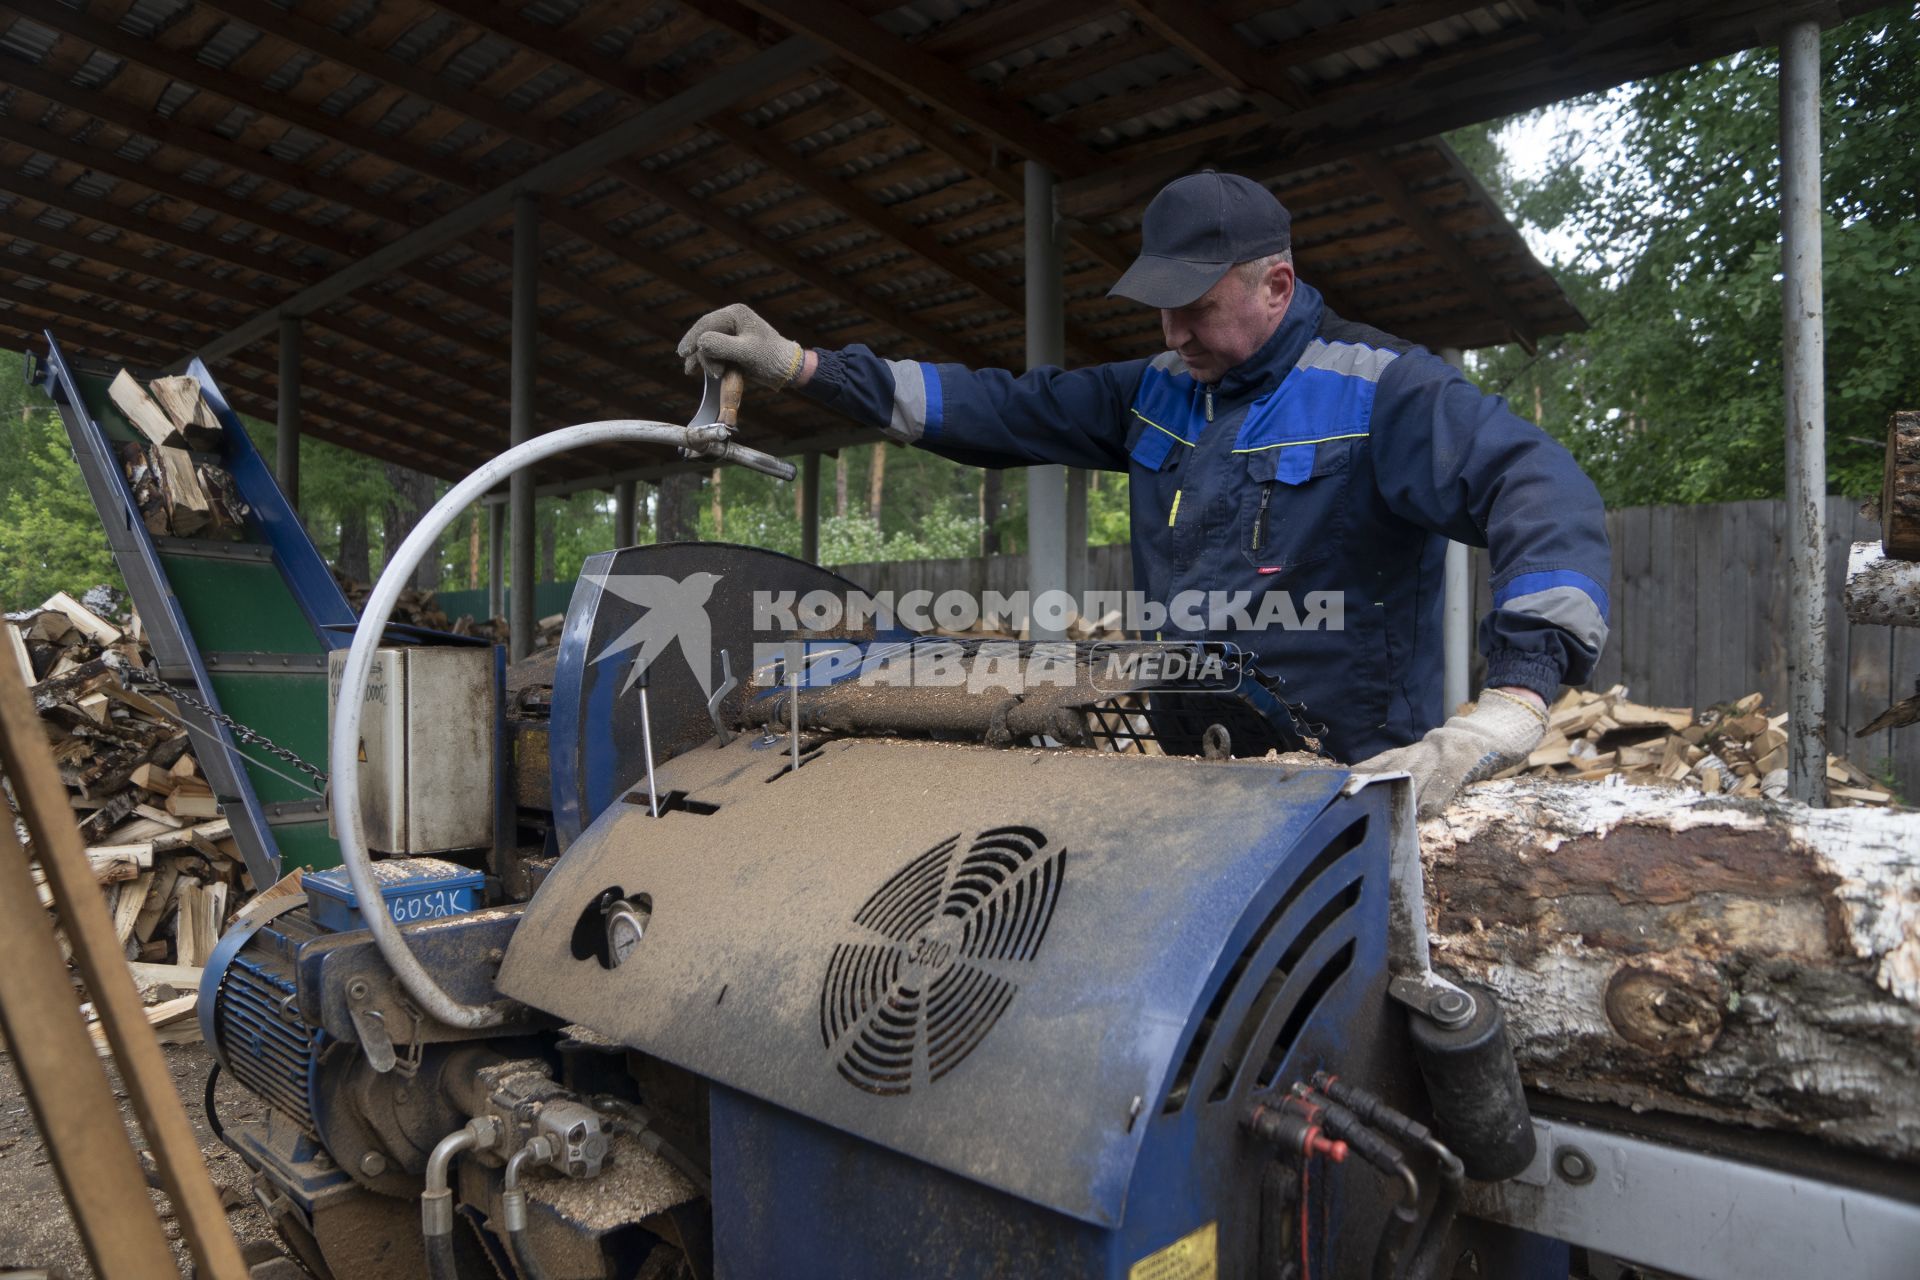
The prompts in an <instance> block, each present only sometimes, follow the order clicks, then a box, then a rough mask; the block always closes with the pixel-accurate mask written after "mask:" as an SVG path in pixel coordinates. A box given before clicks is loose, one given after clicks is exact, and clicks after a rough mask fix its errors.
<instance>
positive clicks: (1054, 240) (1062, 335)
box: [1021, 160, 1084, 640]
mask: <svg viewBox="0 0 1920 1280" xmlns="http://www.w3.org/2000/svg"><path fill="white" fill-rule="evenodd" d="M1021 169H1022V172H1023V174H1024V177H1025V180H1026V224H1027V225H1026V231H1027V239H1026V276H1027V280H1026V289H1027V368H1028V369H1030V370H1031V369H1040V368H1044V367H1046V366H1048V365H1058V364H1061V363H1064V362H1065V360H1066V354H1067V319H1066V307H1065V303H1064V300H1063V299H1064V282H1063V279H1062V276H1061V261H1062V257H1063V255H1062V254H1061V251H1060V218H1059V214H1058V212H1057V210H1056V209H1055V206H1054V193H1053V173H1052V171H1051V170H1049V169H1048V168H1047V167H1046V166H1045V165H1043V164H1036V163H1034V162H1033V161H1031V160H1028V161H1026V162H1025V163H1024V164H1023V165H1022V166H1021ZM1083 541H1084V539H1083ZM1027 587H1028V590H1029V591H1031V593H1032V595H1031V597H1030V598H1031V599H1032V600H1034V601H1036V602H1037V601H1038V600H1039V599H1040V596H1041V594H1042V593H1043V592H1048V591H1065V590H1066V589H1067V469H1066V468H1065V467H1062V466H1054V465H1048V466H1038V467H1028V468H1027ZM1028 634H1029V635H1030V636H1032V637H1033V638H1034V639H1035V640H1062V639H1065V638H1066V632H1065V631H1064V630H1063V629H1062V628H1059V627H1043V626H1041V625H1040V617H1039V613H1038V611H1037V610H1036V611H1035V612H1034V614H1033V616H1032V618H1031V619H1030V623H1029V631H1028Z"/></svg>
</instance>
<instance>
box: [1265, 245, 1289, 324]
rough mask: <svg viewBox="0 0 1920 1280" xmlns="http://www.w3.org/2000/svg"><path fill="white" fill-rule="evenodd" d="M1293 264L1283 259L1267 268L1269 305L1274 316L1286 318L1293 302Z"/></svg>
mask: <svg viewBox="0 0 1920 1280" xmlns="http://www.w3.org/2000/svg"><path fill="white" fill-rule="evenodd" d="M1293 284H1294V274H1293V264H1292V263H1291V262H1288V261H1286V260H1285V259H1282V260H1281V261H1279V262H1276V263H1274V264H1273V265H1272V266H1271V267H1268V268H1267V279H1266V289H1267V303H1268V306H1269V308H1270V309H1271V310H1272V312H1273V314H1274V315H1276V316H1284V315H1285V314H1286V313H1287V308H1288V306H1289V305H1291V304H1292V302H1293Z"/></svg>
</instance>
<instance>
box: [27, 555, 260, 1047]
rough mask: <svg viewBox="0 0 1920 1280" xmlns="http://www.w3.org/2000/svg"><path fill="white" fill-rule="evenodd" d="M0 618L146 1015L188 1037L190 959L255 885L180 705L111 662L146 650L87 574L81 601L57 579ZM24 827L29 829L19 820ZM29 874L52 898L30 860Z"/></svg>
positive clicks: (169, 1034)
mask: <svg viewBox="0 0 1920 1280" xmlns="http://www.w3.org/2000/svg"><path fill="white" fill-rule="evenodd" d="M0 631H4V632H5V636H4V639H0V643H5V644H7V645H9V646H10V647H11V648H12V649H13V654H14V657H15V659H17V660H18V662H19V664H20V667H21V669H22V670H24V671H26V672H29V673H30V677H29V678H30V679H31V680H32V682H33V683H32V685H31V687H30V692H31V693H32V695H33V705H34V709H35V710H36V711H37V712H38V713H39V715H40V719H41V721H42V723H43V724H44V725H45V727H46V733H47V738H48V740H49V742H50V743H51V745H52V747H53V755H54V759H55V761H56V762H57V764H58V765H59V769H60V777H61V780H62V781H63V782H65V783H66V785H67V794H68V802H69V803H70V804H71V805H72V806H73V809H74V814H75V818H76V820H77V821H78V823H79V827H80V835H81V839H82V840H83V841H84V842H85V844H86V851H87V860H88V861H89V862H90V863H91V864H92V866H93V874H94V878H95V879H96V880H97V881H98V882H99V883H100V886H101V891H102V892H103V893H104V894H105V895H106V898H107V907H108V910H109V911H110V912H111V913H112V916H113V924H114V933H115V936H116V937H118V938H119V940H120V943H121V945H122V946H123V947H124V948H125V949H126V955H127V960H128V967H129V968H130V969H131V970H132V972H133V976H134V980H135V982H136V983H137V984H138V985H139V986H140V987H141V989H142V990H143V991H144V992H146V993H147V996H148V1000H149V1002H150V1003H149V1006H148V1010H147V1015H148V1021H149V1022H151V1023H152V1024H153V1025H154V1027H155V1029H156V1030H157V1031H158V1032H159V1035H160V1038H161V1039H162V1040H163V1041H165V1042H167V1043H179V1042H183V1041H186V1040H194V1039H198V1038H199V1028H198V1023H197V1021H196V1019H195V1017H194V992H195V991H196V990H197V987H198V984H199V978H200V968H201V966H202V965H204V964H205V963H206V960H207V957H208V956H209V955H211V954H212V952H213V947H214V944H215V943H216V942H217V941H218V940H219V938H220V933H221V931H222V929H223V928H224V927H225V925H226V922H227V919H228V917H229V916H230V915H231V914H232V913H233V912H234V911H235V910H237V909H238V908H239V907H240V905H241V904H242V903H243V902H245V901H246V900H247V898H248V897H249V896H250V895H251V894H252V892H253V890H254V888H255V886H254V885H253V883H252V880H251V879H250V877H249V876H248V875H247V872H246V867H245V864H244V862H243V861H242V859H241V857H240V854H239V851H238V849H237V848H236V846H235V844H234V840H233V834H232V831H231V829H230V828H229V827H228V824H227V822H226V820H225V819H224V818H222V817H221V816H220V806H219V804H218V803H217V801H216V800H215V799H214V795H213V789H212V787H211V786H210V785H209V784H208V782H207V779H206V777H205V776H204V775H203V774H202V773H201V771H200V768H199V766H198V764H197V763H196V762H195V760H194V756H193V751H192V748H191V745H190V743H189V739H188V737H187V731H186V729H185V727H184V726H182V724H181V723H180V721H179V719H178V712H179V708H178V707H177V706H175V705H174V703H173V702H172V700H171V699H169V698H167V697H165V696H164V695H162V694H161V693H159V692H158V691H156V690H153V689H150V688H145V687H143V686H140V685H139V684H137V683H134V682H130V681H127V680H123V679H122V678H121V676H120V674H119V671H118V668H119V666H120V665H122V664H124V665H125V666H127V667H132V668H136V669H140V670H145V669H146V668H147V666H148V665H149V663H150V661H151V658H150V655H149V654H148V653H147V651H146V649H145V647H144V645H143V644H142V641H141V632H140V626H139V619H138V618H137V617H135V616H133V615H131V614H126V615H122V614H121V613H120V611H119V609H118V601H117V600H116V599H115V597H114V593H113V592H111V591H109V590H107V589H106V588H96V589H95V590H93V591H90V592H88V593H87V594H86V596H85V598H84V601H83V600H76V599H74V598H73V597H72V596H71V595H68V594H66V593H65V592H62V593H60V594H57V595H55V596H53V597H52V598H51V599H49V600H48V601H47V602H46V603H45V604H43V605H42V606H41V607H40V608H38V609H33V610H28V611H26V612H24V613H20V614H14V615H9V616H8V618H7V619H6V620H5V622H4V624H0ZM20 835H21V838H22V839H23V840H25V839H26V832H25V831H24V829H21V830H20ZM29 851H30V852H31V850H29ZM34 880H35V883H36V884H37V885H39V887H40V895H41V902H42V903H43V904H44V905H51V903H52V900H53V899H52V891H51V890H50V889H49V888H48V887H47V885H46V882H45V878H44V877H43V876H42V875H41V873H40V871H39V869H38V868H37V867H36V868H35V869H34ZM63 945H64V939H63Z"/></svg>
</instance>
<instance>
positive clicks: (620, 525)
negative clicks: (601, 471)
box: [613, 480, 640, 547]
mask: <svg viewBox="0 0 1920 1280" xmlns="http://www.w3.org/2000/svg"><path fill="white" fill-rule="evenodd" d="M639 496H640V495H639V482H638V481H634V480H620V481H616V482H615V483H614V486H613V545H614V546H616V547H630V546H632V545H633V544H634V543H635V542H637V541H638V539H637V538H635V537H634V524H633V511H634V505H635V501H636V499H638V497H639Z"/></svg>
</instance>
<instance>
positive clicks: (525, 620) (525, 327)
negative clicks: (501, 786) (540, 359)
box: [507, 195, 540, 662]
mask: <svg viewBox="0 0 1920 1280" xmlns="http://www.w3.org/2000/svg"><path fill="white" fill-rule="evenodd" d="M539 267H540V205H539V201H538V199H537V197H534V196H531V195H522V196H518V197H516V198H515V199H514V202H513V338H512V341H513V348H512V352H511V356H510V358H509V361H508V363H509V365H510V370H511V371H510V377H511V385H510V387H509V390H508V395H509V396H510V397H511V407H510V410H509V419H508V421H509V424H510V425H509V439H510V440H511V441H512V442H513V443H514V444H522V443H524V442H526V441H528V440H531V439H533V379H534V372H533V344H534V339H535V331H536V329H537V327H538V322H539V318H540V311H539V306H538V301H539V300H538V297H537V294H538V290H539V287H540V283H539ZM507 492H508V501H509V503H510V505H511V506H512V508H513V596H512V599H511V606H512V609H513V613H512V616H511V617H510V618H509V619H508V626H507V631H508V634H509V635H510V636H511V637H512V639H511V641H510V643H509V647H508V650H507V654H508V657H509V658H510V659H511V660H512V661H514V662H518V661H520V659H522V658H524V657H526V656H527V654H529V653H531V652H532V651H533V624H534V612H533V592H534V585H535V584H534V569H533V539H534V532H533V473H532V472H530V471H528V470H526V469H524V468H523V469H521V470H519V471H516V472H514V473H513V478H512V479H511V480H510V481H509V482H508V490H507Z"/></svg>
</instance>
